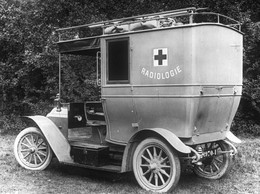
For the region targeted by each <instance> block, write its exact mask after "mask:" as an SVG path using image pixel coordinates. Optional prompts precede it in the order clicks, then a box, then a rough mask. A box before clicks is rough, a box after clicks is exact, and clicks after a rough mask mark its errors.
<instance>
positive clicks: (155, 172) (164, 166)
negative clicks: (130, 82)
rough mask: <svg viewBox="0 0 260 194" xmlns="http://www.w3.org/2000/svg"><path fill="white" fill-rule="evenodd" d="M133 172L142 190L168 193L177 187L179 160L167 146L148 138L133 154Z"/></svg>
mask: <svg viewBox="0 0 260 194" xmlns="http://www.w3.org/2000/svg"><path fill="white" fill-rule="evenodd" d="M133 170H134V174H135V178H136V180H137V182H138V183H139V185H140V186H141V187H142V188H144V189H146V190H150V191H154V192H168V191H171V190H173V189H174V187H175V186H176V185H177V183H178V181H179V178H180V172H181V167H180V160H179V158H178V157H177V155H176V153H175V152H174V150H172V148H171V147H170V146H169V145H168V144H166V143H164V142H163V141H161V140H159V139H156V138H148V139H145V140H143V141H142V142H141V143H140V144H139V145H138V146H137V148H136V150H135V152H134V156H133Z"/></svg>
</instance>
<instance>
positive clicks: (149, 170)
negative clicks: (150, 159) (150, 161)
mask: <svg viewBox="0 0 260 194" xmlns="http://www.w3.org/2000/svg"><path fill="white" fill-rule="evenodd" d="M149 172H151V169H148V170H147V171H146V172H145V173H143V176H145V175H147V174H148V173H149Z"/></svg>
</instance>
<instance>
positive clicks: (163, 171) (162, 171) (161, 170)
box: [160, 169, 170, 178]
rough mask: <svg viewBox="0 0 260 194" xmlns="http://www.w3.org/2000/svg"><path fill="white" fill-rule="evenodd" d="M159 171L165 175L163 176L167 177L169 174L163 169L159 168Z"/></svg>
mask: <svg viewBox="0 0 260 194" xmlns="http://www.w3.org/2000/svg"><path fill="white" fill-rule="evenodd" d="M160 172H161V173H162V174H163V175H165V176H167V177H168V178H170V175H169V174H168V173H167V172H166V171H165V170H163V169H160Z"/></svg>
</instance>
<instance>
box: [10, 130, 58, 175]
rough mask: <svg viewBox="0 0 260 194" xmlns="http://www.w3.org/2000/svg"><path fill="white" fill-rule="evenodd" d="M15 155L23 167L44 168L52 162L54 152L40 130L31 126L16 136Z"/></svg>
mask: <svg viewBox="0 0 260 194" xmlns="http://www.w3.org/2000/svg"><path fill="white" fill-rule="evenodd" d="M14 155H15V158H16V160H17V161H18V163H19V164H20V165H21V166H22V167H24V168H26V169H29V170H44V169H45V168H47V167H48V165H49V164H50V162H51V160H52V156H53V152H52V150H51V147H50V145H49V144H48V142H47V140H46V139H45V137H44V136H43V134H42V133H41V132H40V130H39V129H37V128H35V127H29V128H26V129H24V130H23V131H21V132H20V133H19V134H18V136H17V137H16V139H15V142H14Z"/></svg>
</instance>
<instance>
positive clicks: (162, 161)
mask: <svg viewBox="0 0 260 194" xmlns="http://www.w3.org/2000/svg"><path fill="white" fill-rule="evenodd" d="M167 159H168V156H166V157H165V158H162V160H161V161H160V163H161V164H162V163H164V162H165V161H166V160H167Z"/></svg>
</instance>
